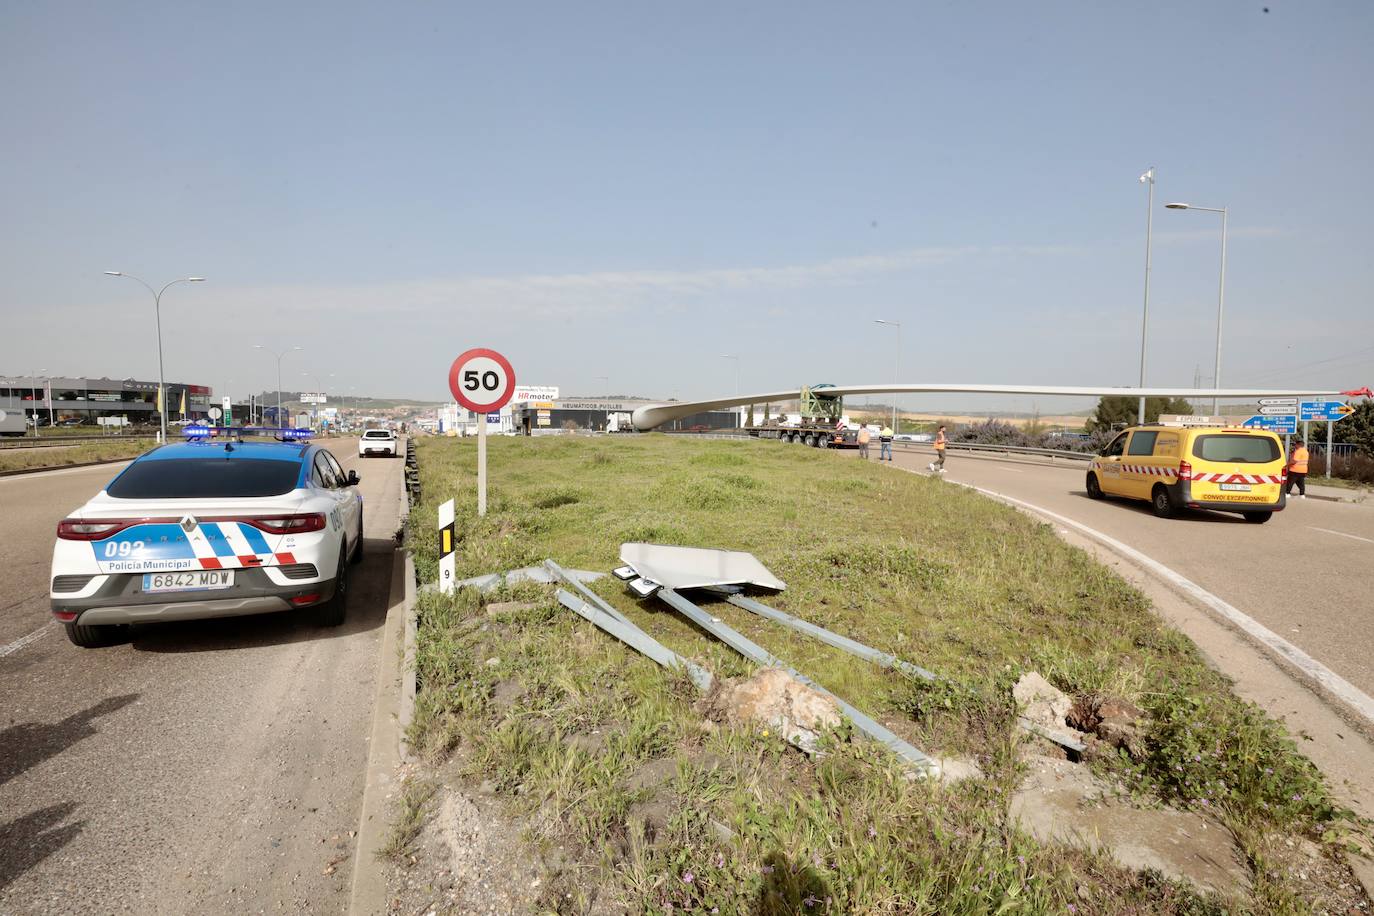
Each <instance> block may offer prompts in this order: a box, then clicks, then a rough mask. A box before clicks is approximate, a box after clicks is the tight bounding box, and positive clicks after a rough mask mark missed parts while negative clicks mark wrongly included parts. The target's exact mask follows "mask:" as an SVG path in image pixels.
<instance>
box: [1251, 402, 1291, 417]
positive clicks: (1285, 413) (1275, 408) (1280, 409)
mask: <svg viewBox="0 0 1374 916" xmlns="http://www.w3.org/2000/svg"><path fill="white" fill-rule="evenodd" d="M1259 412H1260V413H1262V414H1265V415H1267V416H1280V417H1295V416H1297V414H1298V408H1297V405H1296V404H1265V405H1264V406H1263V407H1261V408H1260V409H1259Z"/></svg>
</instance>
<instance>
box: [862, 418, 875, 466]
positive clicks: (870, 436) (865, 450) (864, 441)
mask: <svg viewBox="0 0 1374 916" xmlns="http://www.w3.org/2000/svg"><path fill="white" fill-rule="evenodd" d="M872 439H873V434H872V433H870V432H869V431H868V427H867V426H860V427H859V457H860V458H862V459H863V460H865V461H867V460H868V443H869V442H870V441H872Z"/></svg>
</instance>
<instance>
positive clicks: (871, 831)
mask: <svg viewBox="0 0 1374 916" xmlns="http://www.w3.org/2000/svg"><path fill="white" fill-rule="evenodd" d="M868 835H869V837H870V838H872V837H875V836H877V835H878V831H877V830H874V829H873V825H872V824H870V825H869V827H868Z"/></svg>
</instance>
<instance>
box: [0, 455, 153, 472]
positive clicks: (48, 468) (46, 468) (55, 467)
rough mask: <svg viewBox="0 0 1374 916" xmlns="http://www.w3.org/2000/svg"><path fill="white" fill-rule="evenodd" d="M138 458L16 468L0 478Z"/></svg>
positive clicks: (90, 466) (95, 465) (119, 462)
mask: <svg viewBox="0 0 1374 916" xmlns="http://www.w3.org/2000/svg"><path fill="white" fill-rule="evenodd" d="M137 457H138V456H137V455H134V456H133V457H130V458H106V459H105V460H104V461H78V462H77V463H76V464H50V465H45V466H43V467H41V468H15V469H14V470H11V471H0V477H22V476H23V475H25V474H42V473H44V472H46V471H68V470H73V469H75V468H93V467H97V466H99V465H102V464H126V463H128V462H130V461H133V460H134V458H137Z"/></svg>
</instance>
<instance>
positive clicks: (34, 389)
mask: <svg viewBox="0 0 1374 916" xmlns="http://www.w3.org/2000/svg"><path fill="white" fill-rule="evenodd" d="M47 371H48V370H47V369H35V370H33V372H31V373H29V394H31V395H33V437H34V438H35V439H37V438H38V408H39V406H40V405H39V403H38V376H39V374H40V373H43V372H47ZM48 423H49V424H51V423H52V414H48Z"/></svg>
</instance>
